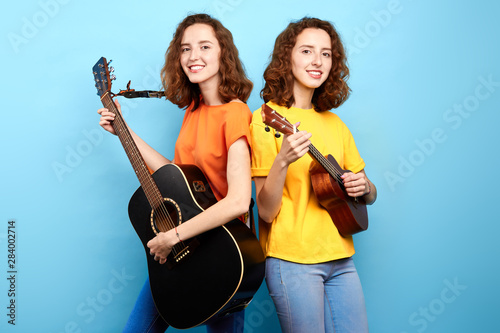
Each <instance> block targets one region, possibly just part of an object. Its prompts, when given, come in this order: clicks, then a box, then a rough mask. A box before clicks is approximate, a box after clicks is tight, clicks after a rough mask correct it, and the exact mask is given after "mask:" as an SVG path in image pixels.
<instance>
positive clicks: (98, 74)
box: [92, 57, 116, 97]
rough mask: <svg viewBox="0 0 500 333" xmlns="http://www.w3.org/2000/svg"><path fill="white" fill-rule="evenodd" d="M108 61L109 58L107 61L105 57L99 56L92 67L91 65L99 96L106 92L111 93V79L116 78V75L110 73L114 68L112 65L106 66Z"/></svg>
mask: <svg viewBox="0 0 500 333" xmlns="http://www.w3.org/2000/svg"><path fill="white" fill-rule="evenodd" d="M109 63H111V60H110V61H109V62H107V61H106V58H104V57H101V59H99V61H97V62H96V64H95V65H94V67H92V72H93V74H94V80H95V87H96V88H97V95H99V96H100V97H102V96H103V95H104V94H105V93H107V92H109V93H111V81H112V80H116V76H115V75H114V74H110V73H113V72H114V71H115V69H114V68H113V67H108V65H109Z"/></svg>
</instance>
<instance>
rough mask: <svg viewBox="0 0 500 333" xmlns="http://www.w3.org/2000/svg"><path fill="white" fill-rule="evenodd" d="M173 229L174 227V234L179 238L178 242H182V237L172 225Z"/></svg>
mask: <svg viewBox="0 0 500 333" xmlns="http://www.w3.org/2000/svg"><path fill="white" fill-rule="evenodd" d="M174 229H175V235H176V236H177V238H179V242H182V239H181V237H180V236H179V233H178V232H177V227H174Z"/></svg>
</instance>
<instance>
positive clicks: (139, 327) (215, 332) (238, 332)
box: [123, 279, 245, 333]
mask: <svg viewBox="0 0 500 333" xmlns="http://www.w3.org/2000/svg"><path fill="white" fill-rule="evenodd" d="M244 320H245V310H243V311H240V312H236V313H235V314H232V315H230V316H226V317H222V318H220V319H219V318H213V319H209V320H208V321H207V322H206V326H207V332H208V333H243V323H244ZM168 326H169V325H168V324H167V323H166V322H165V321H164V320H163V319H162V318H161V317H160V314H159V313H158V311H157V310H156V307H155V304H154V302H153V296H152V295H151V289H150V288H149V279H147V280H146V283H144V286H143V287H142V290H141V292H140V294H139V297H138V298H137V301H136V303H135V306H134V309H133V310H132V313H131V314H130V316H129V318H128V321H127V324H126V325H125V328H124V329H123V333H143V332H144V333H163V332H165V330H166V329H167V328H168Z"/></svg>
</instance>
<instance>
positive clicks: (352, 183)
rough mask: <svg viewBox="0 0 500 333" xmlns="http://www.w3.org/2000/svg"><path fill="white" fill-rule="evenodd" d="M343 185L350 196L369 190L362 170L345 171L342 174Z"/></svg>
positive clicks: (361, 194)
mask: <svg viewBox="0 0 500 333" xmlns="http://www.w3.org/2000/svg"><path fill="white" fill-rule="evenodd" d="M342 179H343V180H344V187H345V190H346V192H347V194H348V195H349V196H351V197H361V196H363V195H365V194H367V193H369V192H370V184H369V180H368V178H366V176H365V173H364V172H359V173H352V172H346V173H344V174H343V175H342Z"/></svg>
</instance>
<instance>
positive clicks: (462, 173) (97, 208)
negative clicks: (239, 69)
mask: <svg viewBox="0 0 500 333" xmlns="http://www.w3.org/2000/svg"><path fill="white" fill-rule="evenodd" d="M194 12H207V13H209V14H212V15H213V16H214V17H216V18H218V19H220V20H221V21H222V22H223V24H224V25H225V26H226V27H227V28H229V29H230V30H231V31H232V32H233V35H234V38H235V42H236V45H237V47H238V48H239V50H240V55H241V58H242V60H243V62H244V64H245V67H246V69H247V72H248V74H249V76H250V78H251V79H252V81H253V82H254V84H255V87H254V90H253V93H252V96H251V98H250V99H249V101H248V104H249V106H250V108H251V109H252V110H255V109H257V108H258V107H259V106H260V105H261V104H262V101H261V100H260V98H259V91H260V89H261V88H262V85H263V80H262V73H263V70H264V68H265V66H266V63H267V61H268V57H269V54H270V52H271V49H272V45H273V43H274V39H275V37H276V36H277V34H278V33H279V32H281V31H282V30H283V29H284V28H285V26H286V25H287V24H288V22H289V21H290V20H292V19H299V18H301V17H303V16H305V15H309V16H316V17H319V18H322V19H327V20H330V21H332V22H334V23H335V25H336V27H337V29H338V30H339V32H340V33H341V35H342V37H343V40H344V43H345V45H346V47H347V50H348V53H349V64H350V69H351V79H350V85H351V88H352V95H351V97H350V98H349V100H348V101H347V102H346V103H345V104H344V105H342V106H341V108H339V109H338V110H337V111H336V112H337V113H338V114H339V115H340V117H341V118H342V119H343V120H344V121H345V122H346V123H347V124H348V126H349V127H350V128H351V130H352V132H353V134H354V137H355V139H356V143H357V146H358V148H359V150H360V152H361V154H362V156H363V157H364V159H365V161H366V163H367V167H366V171H367V174H368V175H369V177H370V178H371V179H372V181H373V182H374V183H375V184H376V185H377V188H378V195H379V198H378V201H377V202H376V203H375V205H373V206H371V207H369V215H370V228H369V229H368V231H366V232H364V233H362V234H358V235H356V236H355V245H356V248H357V253H356V255H355V262H356V264H357V268H358V271H359V274H360V277H361V280H362V283H363V287H364V292H365V297H366V303H367V311H368V317H369V323H370V328H371V332H375V333H378V332H384V333H386V332H396V333H403V332H407V333H413V332H493V331H497V330H498V329H497V328H496V327H497V326H498V323H497V320H496V313H497V310H498V309H499V307H498V298H499V297H500V288H499V287H498V277H497V274H498V255H499V254H500V253H499V252H500V251H499V247H498V245H497V244H498V241H497V236H498V232H499V231H500V227H499V224H498V222H499V219H498V215H497V211H496V209H495V206H496V200H497V199H498V189H499V185H500V184H499V182H498V175H497V170H498V167H499V166H500V165H499V158H498V157H497V156H496V155H497V153H498V147H497V145H498V143H499V138H498V133H499V131H498V122H499V120H500V117H499V112H498V111H500V110H499V106H500V91H499V90H500V66H499V65H498V59H500V46H499V43H498V33H499V32H500V21H499V20H498V15H499V14H500V5H498V4H497V3H496V2H493V1H451V0H444V1H438V2H435V1H429V0H419V1H417V0H413V1H411V0H391V1H387V0H384V1H355V2H354V1H347V0H342V1H303V0H294V1H290V0H288V1H260V0H259V1H249V0H211V1H190V2H179V1H158V0H153V1H147V2H146V1H145V2H139V1H108V2H104V1H96V0H87V1H71V0H40V1H33V0H30V1H18V2H9V4H8V5H4V7H3V9H2V11H1V14H0V15H1V16H0V22H1V23H0V26H1V32H0V35H1V39H0V43H1V60H2V64H3V66H2V80H1V92H2V111H1V116H0V117H1V120H0V129H1V130H0V135H1V140H0V145H1V152H2V160H1V163H0V175H1V186H0V189H1V191H2V200H1V201H0V208H1V209H0V222H1V225H0V241H1V246H0V268H1V275H0V276H1V279H0V309H1V310H0V318H1V319H0V330H1V331H2V332H54V333H56V332H57V333H62V332H119V331H120V330H121V328H122V326H123V325H124V323H125V321H126V319H127V316H128V314H129V312H130V310H131V308H132V306H133V304H134V301H135V298H136V296H137V294H138V292H139V289H140V287H141V286H142V284H143V282H144V279H145V277H146V263H145V260H144V259H145V253H144V251H143V248H142V245H141V243H140V241H139V238H138V237H137V236H136V234H135V232H134V231H133V229H132V227H131V225H130V223H129V220H128V215H127V205H128V201H129V198H130V196H131V195H132V193H133V191H135V189H136V188H137V186H138V181H137V180H136V179H135V178H134V177H135V176H134V174H133V172H132V168H131V167H130V164H129V162H128V160H127V158H126V156H125V154H124V152H123V150H122V148H121V145H120V144H119V141H118V140H117V139H116V137H113V136H111V135H108V134H107V133H105V132H104V131H103V130H102V129H101V128H100V127H99V126H98V120H99V116H98V115H97V113H96V110H97V109H98V108H99V107H100V106H101V104H100V101H99V99H98V97H97V96H96V90H95V88H94V82H93V76H92V73H91V68H92V66H93V65H94V63H95V62H96V61H97V60H98V59H99V58H100V57H101V56H105V57H107V58H108V59H113V65H114V67H115V68H116V75H117V77H118V79H117V80H116V81H115V82H114V86H113V87H114V88H113V90H114V91H115V92H118V90H119V89H125V87H126V84H127V82H128V80H132V88H135V89H137V90H140V89H159V88H160V81H159V70H160V68H161V66H162V65H163V57H164V53H165V50H166V48H167V46H168V43H169V42H170V39H171V37H172V34H173V32H174V29H175V27H176V25H177V24H178V23H179V22H180V21H181V20H182V19H183V18H184V17H185V15H186V14H188V13H194ZM121 100H122V104H123V110H124V114H125V117H126V119H127V121H128V122H129V124H130V125H131V126H132V127H133V128H134V129H135V131H136V132H137V133H139V134H140V135H141V136H142V137H143V138H144V139H145V140H146V141H147V142H149V143H150V144H151V145H152V146H154V147H155V148H157V150H159V151H160V152H161V153H163V154H165V155H166V156H167V157H170V158H171V157H173V147H174V143H175V138H176V136H177V133H178V131H179V127H180V123H181V119H182V115H183V111H182V110H179V109H177V108H176V107H175V106H174V105H172V104H170V103H169V102H165V101H164V100H157V99H153V100H137V99H136V100H124V99H121ZM9 220H15V222H16V229H15V231H16V235H17V238H16V250H17V251H16V259H17V261H16V270H17V275H16V299H15V300H16V325H15V326H13V325H10V324H8V322H7V321H8V320H9V317H8V316H7V314H8V313H9V310H8V309H7V306H8V305H9V302H10V300H11V298H10V297H8V290H9V286H10V284H9V281H8V280H7V279H6V277H7V275H8V274H7V271H8V270H9V269H8V267H7V258H8V252H7V226H8V221H9ZM118 277H119V278H118ZM271 306H272V303H271V300H270V298H269V296H268V295H267V290H266V289H265V287H262V288H261V289H260V290H259V292H258V294H257V296H256V297H255V299H254V302H253V303H252V304H251V305H250V306H249V308H248V310H247V319H246V332H248V333H250V332H279V325H278V321H277V317H276V314H275V312H274V311H273V310H272V308H271ZM172 331H175V330H173V329H172ZM191 331H192V332H204V328H196V329H193V330H191Z"/></svg>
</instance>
